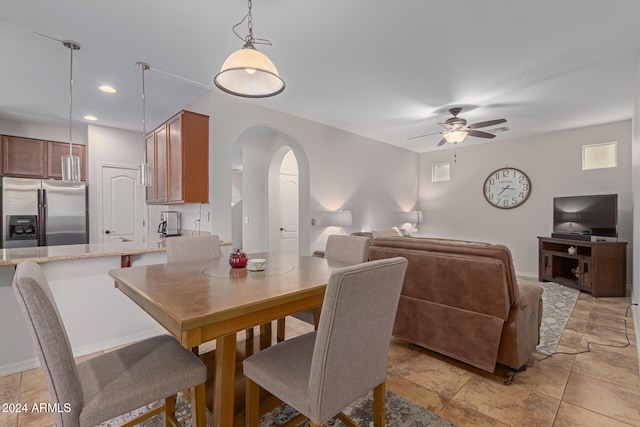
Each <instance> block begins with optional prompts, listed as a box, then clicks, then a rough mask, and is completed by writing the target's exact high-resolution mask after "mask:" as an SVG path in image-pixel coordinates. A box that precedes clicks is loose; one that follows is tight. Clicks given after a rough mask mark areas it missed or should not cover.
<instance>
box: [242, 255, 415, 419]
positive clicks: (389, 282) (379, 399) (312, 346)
mask: <svg viewBox="0 0 640 427" xmlns="http://www.w3.org/2000/svg"><path fill="white" fill-rule="evenodd" d="M380 261H382V262H380ZM406 268H407V260H406V259H405V258H402V257H396V258H388V259H384V260H377V261H371V262H366V263H362V264H357V265H353V266H349V267H343V268H340V269H337V270H334V271H333V272H332V273H331V276H330V277H329V282H328V284H327V288H326V292H325V298H324V303H323V304H322V312H321V315H320V324H319V326H318V330H317V331H313V332H309V333H307V334H304V335H300V336H298V337H295V338H291V339H288V340H286V341H283V342H281V343H278V344H276V345H274V346H272V347H269V348H267V349H266V350H263V351H261V352H259V353H256V354H254V355H252V356H250V357H249V358H247V359H245V360H244V362H243V369H244V375H245V376H246V378H247V380H246V381H247V387H246V420H247V425H248V426H249V427H257V426H258V418H259V394H260V387H262V388H264V389H265V390H267V391H268V392H270V393H271V394H273V395H274V396H275V397H277V398H279V399H280V400H282V401H283V402H285V403H287V404H289V405H290V406H291V407H293V408H294V409H296V410H297V411H298V412H300V413H301V415H302V416H304V417H307V418H309V419H310V421H311V425H312V426H315V425H322V424H324V423H326V422H327V421H329V420H330V419H332V418H334V417H336V416H338V417H340V418H344V417H346V416H345V415H344V414H342V412H341V411H342V410H343V409H345V408H346V407H347V406H349V405H350V404H352V403H353V402H354V401H355V400H356V399H358V398H360V397H362V396H364V395H366V394H367V393H368V392H369V391H370V390H371V389H373V390H374V392H373V399H374V401H373V411H374V425H375V426H383V425H384V396H385V381H386V375H387V354H388V351H389V343H390V340H391V330H392V328H393V322H394V319H395V314H396V309H397V306H398V300H399V298H400V290H401V289H402V283H403V281H404V274H405V271H406ZM292 425H293V424H292ZM347 425H349V424H347Z"/></svg>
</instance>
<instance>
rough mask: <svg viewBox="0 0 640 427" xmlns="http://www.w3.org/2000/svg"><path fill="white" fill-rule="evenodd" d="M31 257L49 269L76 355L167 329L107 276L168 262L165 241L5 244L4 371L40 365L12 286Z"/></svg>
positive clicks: (0, 253) (0, 315) (0, 366)
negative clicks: (18, 269) (18, 270)
mask: <svg viewBox="0 0 640 427" xmlns="http://www.w3.org/2000/svg"><path fill="white" fill-rule="evenodd" d="M26 259H29V260H32V261H35V262H37V263H38V264H40V265H41V266H42V268H43V269H44V272H45V275H46V277H47V280H48V281H49V285H50V286H51V291H52V293H53V295H54V298H55V299H56V303H57V305H58V309H59V311H60V315H61V317H62V320H63V322H64V323H65V327H66V329H67V334H68V335H69V340H70V342H71V347H72V348H73V353H74V355H75V356H76V357H77V356H82V355H85V354H90V353H94V352H96V351H101V350H105V349H108V348H112V347H115V346H119V345H122V344H126V343H129V342H132V341H136V340H140V339H143V338H146V337H149V336H154V335H158V334H162V333H166V331H165V329H164V328H162V327H161V326H160V325H159V324H158V323H156V322H155V321H154V320H153V319H152V318H151V317H149V316H148V315H147V314H146V313H145V312H143V311H142V310H141V309H140V308H139V307H138V306H137V305H135V304H134V303H133V302H131V300H130V299H129V298H127V297H126V296H125V295H124V294H122V293H121V292H120V291H119V290H118V289H117V288H116V287H115V285H114V282H113V280H112V279H111V278H110V277H109V276H108V272H109V270H111V269H114V268H120V267H126V266H131V265H149V264H161V263H165V262H166V256H165V253H164V245H163V244H162V242H159V241H157V240H156V241H152V242H150V243H139V242H120V243H91V244H86V245H67V246H43V247H32V248H12V249H0V342H2V346H0V348H1V350H0V376H3V375H8V374H11V373H14V372H20V371H23V370H25V369H30V368H33V367H36V366H38V360H37V357H36V354H35V351H34V349H33V344H32V341H31V336H30V334H29V331H28V329H27V326H26V323H25V322H24V319H23V317H22V313H21V312H20V309H19V307H18V302H17V300H16V298H15V295H14V293H13V289H12V288H11V283H12V281H13V273H14V269H15V266H16V265H17V264H18V263H19V262H21V261H23V260H26Z"/></svg>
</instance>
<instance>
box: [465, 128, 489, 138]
mask: <svg viewBox="0 0 640 427" xmlns="http://www.w3.org/2000/svg"><path fill="white" fill-rule="evenodd" d="M467 132H469V134H468V135H469V136H476V137H478V138H495V137H496V136H495V135H494V134H492V133H489V132H484V131H481V130H473V129H469V130H468V131H467Z"/></svg>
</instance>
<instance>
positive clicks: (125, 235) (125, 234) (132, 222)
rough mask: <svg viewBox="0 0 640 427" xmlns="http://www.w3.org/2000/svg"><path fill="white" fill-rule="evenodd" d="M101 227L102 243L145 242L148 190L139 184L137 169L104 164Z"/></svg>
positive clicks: (102, 170) (102, 172)
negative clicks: (146, 194) (146, 195)
mask: <svg viewBox="0 0 640 427" xmlns="http://www.w3.org/2000/svg"><path fill="white" fill-rule="evenodd" d="M100 171H101V178H102V179H101V181H102V197H101V207H100V208H101V209H100V212H101V214H102V215H100V219H99V222H100V224H99V226H100V232H101V236H102V239H101V241H102V242H120V241H127V240H136V241H144V240H145V239H144V197H145V194H144V193H145V191H144V190H145V187H142V186H139V185H137V182H136V178H137V173H138V169H137V168H136V167H135V166H130V167H128V166H111V165H101V168H100Z"/></svg>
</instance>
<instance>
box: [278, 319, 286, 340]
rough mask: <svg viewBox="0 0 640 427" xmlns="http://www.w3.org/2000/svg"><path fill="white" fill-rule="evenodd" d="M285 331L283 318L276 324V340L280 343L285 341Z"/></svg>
mask: <svg viewBox="0 0 640 427" xmlns="http://www.w3.org/2000/svg"><path fill="white" fill-rule="evenodd" d="M284 329H285V320H284V317H281V318H280V319H278V321H277V322H276V339H277V340H278V342H282V341H284Z"/></svg>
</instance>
